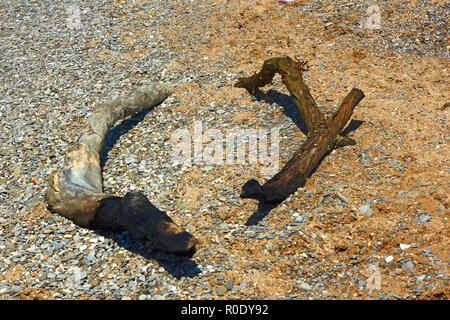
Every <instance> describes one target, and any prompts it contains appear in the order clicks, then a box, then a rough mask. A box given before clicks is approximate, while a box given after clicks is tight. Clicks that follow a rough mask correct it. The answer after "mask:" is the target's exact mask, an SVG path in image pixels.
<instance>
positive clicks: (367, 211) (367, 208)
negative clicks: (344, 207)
mask: <svg viewBox="0 0 450 320" xmlns="http://www.w3.org/2000/svg"><path fill="white" fill-rule="evenodd" d="M359 211H361V213H363V214H365V215H366V216H367V217H369V218H370V217H371V216H372V214H373V211H372V209H371V208H370V206H369V205H368V204H365V205H363V206H360V207H359Z"/></svg>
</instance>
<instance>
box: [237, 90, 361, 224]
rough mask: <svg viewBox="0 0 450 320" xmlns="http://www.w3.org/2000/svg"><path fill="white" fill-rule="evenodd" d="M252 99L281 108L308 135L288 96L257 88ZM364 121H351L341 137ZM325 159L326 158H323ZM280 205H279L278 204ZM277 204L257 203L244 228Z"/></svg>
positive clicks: (261, 218) (262, 217) (314, 170)
mask: <svg viewBox="0 0 450 320" xmlns="http://www.w3.org/2000/svg"><path fill="white" fill-rule="evenodd" d="M254 97H255V98H256V99H257V100H258V101H265V102H267V103H276V104H278V105H279V106H281V107H283V108H284V110H283V114H284V115H286V116H287V117H289V118H291V119H292V121H294V123H295V124H296V126H297V127H298V128H299V129H300V130H301V131H302V132H303V133H304V134H305V135H307V134H308V131H307V129H306V126H305V123H304V122H303V120H302V119H301V117H300V114H299V113H298V110H297V107H296V106H295V103H294V100H293V99H292V98H291V96H290V95H286V94H283V93H280V92H278V91H276V90H273V89H270V90H268V91H267V92H263V91H261V90H260V89H259V88H257V89H256V90H255V94H254ZM364 122H365V121H361V120H351V121H350V123H349V124H348V125H347V127H346V128H345V129H344V130H343V131H342V132H341V135H343V136H345V135H347V134H349V133H350V132H352V131H355V130H357V129H358V128H359V127H360V126H361V125H362V124H363V123H364ZM325 157H326V156H325ZM325 157H323V158H322V159H321V160H320V161H319V163H318V164H317V165H316V166H315V168H314V169H313V170H312V172H311V174H310V176H311V175H312V174H314V172H316V170H317V168H318V167H319V166H320V164H321V163H322V161H323V159H324V158H325ZM279 204H281V203H279ZM279 204H268V203H263V202H261V201H260V202H259V204H258V210H257V211H256V212H254V213H253V214H252V215H251V216H250V217H249V218H248V219H247V221H246V223H245V225H246V226H252V225H256V224H258V223H259V222H260V221H261V220H263V219H264V218H265V217H266V216H268V215H269V213H270V212H271V211H272V210H273V209H274V208H276V207H277V206H278V205H279Z"/></svg>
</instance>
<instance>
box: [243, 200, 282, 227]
mask: <svg viewBox="0 0 450 320" xmlns="http://www.w3.org/2000/svg"><path fill="white" fill-rule="evenodd" d="M277 206H278V204H267V203H263V202H260V203H259V204H258V210H257V211H256V212H254V213H253V214H252V215H251V216H250V217H249V218H248V219H247V222H245V225H246V226H254V225H256V224H258V223H259V222H260V221H261V220H262V219H264V218H265V217H267V215H268V214H269V213H270V211H272V209H274V208H276V207H277Z"/></svg>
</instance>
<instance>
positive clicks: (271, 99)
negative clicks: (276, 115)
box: [254, 89, 308, 135]
mask: <svg viewBox="0 0 450 320" xmlns="http://www.w3.org/2000/svg"><path fill="white" fill-rule="evenodd" d="M254 97H255V98H256V99H257V100H258V101H265V102H267V103H276V104H277V105H279V106H280V107H283V108H284V110H283V114H284V115H285V116H287V117H289V118H291V119H292V121H294V123H295V125H296V126H297V127H298V128H299V129H300V130H301V131H302V132H303V133H304V134H305V135H306V134H307V133H308V131H307V129H306V126H305V123H304V122H303V120H302V118H301V117H300V114H299V113H298V111H297V107H296V106H295V103H294V100H292V98H291V96H290V95H287V94H284V93H280V92H278V91H276V90H273V89H270V90H268V91H267V92H263V91H261V90H260V89H256V91H255V95H254Z"/></svg>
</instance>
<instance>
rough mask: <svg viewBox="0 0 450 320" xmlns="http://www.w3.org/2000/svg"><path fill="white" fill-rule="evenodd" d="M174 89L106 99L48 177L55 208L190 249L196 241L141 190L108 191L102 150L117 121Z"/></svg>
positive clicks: (89, 223) (94, 224)
mask: <svg viewBox="0 0 450 320" xmlns="http://www.w3.org/2000/svg"><path fill="white" fill-rule="evenodd" d="M171 93H172V88H171V87H170V86H168V85H166V84H163V83H158V84H154V85H152V86H150V87H149V88H146V89H140V90H137V91H136V92H135V93H133V94H131V95H129V96H123V97H119V98H117V99H115V100H112V101H108V102H105V103H104V104H102V105H100V106H99V109H98V110H97V111H95V112H93V113H92V114H91V115H90V116H89V117H88V118H87V120H86V124H85V125H84V127H83V128H82V131H81V136H80V137H79V139H78V141H77V142H76V143H74V144H73V145H71V146H69V148H68V149H67V150H66V154H65V158H64V165H63V168H62V169H60V170H57V171H55V172H54V173H53V174H52V175H51V176H50V177H49V179H48V187H47V191H46V194H45V199H46V202H47V203H48V207H49V209H50V210H51V211H53V212H55V213H58V214H59V215H61V216H63V217H65V218H67V219H69V220H72V221H73V222H74V223H75V224H77V225H79V226H81V227H84V228H89V229H102V230H108V231H115V232H122V231H128V232H130V234H131V236H132V237H133V238H135V239H140V240H147V241H150V242H152V243H154V244H156V245H157V246H159V247H161V248H162V249H163V250H166V251H169V252H178V253H187V252H190V251H191V250H193V248H194V246H195V244H196V243H197V240H196V239H195V238H194V237H193V236H192V235H190V234H189V233H188V232H186V231H185V230H184V229H183V228H181V227H180V226H178V225H176V224H175V223H174V222H173V221H172V219H170V218H169V216H167V214H165V213H164V212H162V211H160V210H158V209H157V208H156V207H154V206H153V205H152V204H151V203H150V201H149V200H148V199H147V198H146V197H145V196H144V195H142V194H140V193H137V192H133V193H127V194H126V195H125V196H124V197H119V196H114V195H111V194H105V193H103V185H102V173H101V168H100V151H101V149H102V147H103V144H104V139H105V136H106V134H107V132H108V130H109V129H110V128H111V127H112V126H113V125H114V123H115V122H116V121H118V120H120V119H124V118H126V117H128V116H130V115H132V114H134V113H137V112H140V111H143V110H146V109H148V108H149V107H151V106H154V105H157V104H159V103H161V102H162V101H164V100H165V99H166V98H167V97H168V96H169V95H170V94H171Z"/></svg>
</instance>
